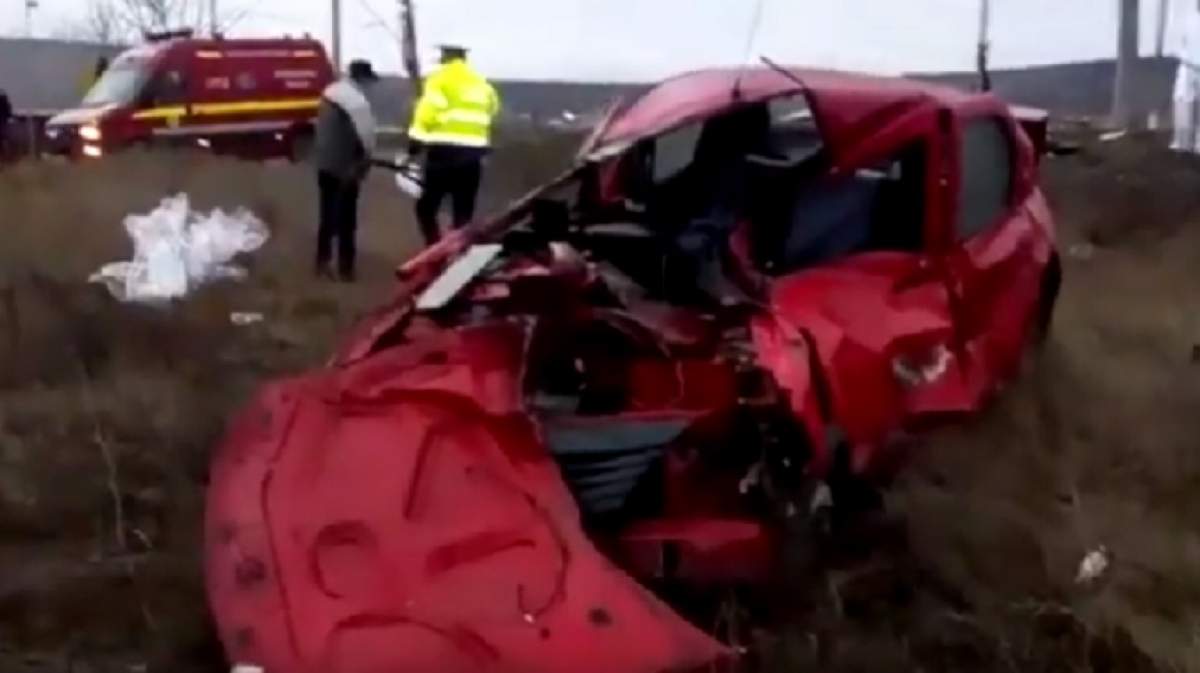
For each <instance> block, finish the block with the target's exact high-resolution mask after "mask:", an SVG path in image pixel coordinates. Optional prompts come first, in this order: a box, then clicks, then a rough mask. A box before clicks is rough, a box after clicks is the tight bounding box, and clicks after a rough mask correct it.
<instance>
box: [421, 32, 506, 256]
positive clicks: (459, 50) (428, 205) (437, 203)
mask: <svg viewBox="0 0 1200 673" xmlns="http://www.w3.org/2000/svg"><path fill="white" fill-rule="evenodd" d="M441 52H442V58H441V65H440V66H439V67H438V69H437V70H436V71H434V72H433V73H432V74H431V75H430V76H429V77H428V78H426V80H425V83H424V86H423V87H422V90H421V97H420V99H419V100H418V101H417V105H416V108H415V109H414V111H413V121H412V126H411V127H410V128H409V131H408V137H409V155H410V157H413V158H416V157H418V156H421V155H424V160H425V167H424V185H423V187H422V191H421V197H420V198H419V199H418V200H417V221H418V222H419V223H420V225H421V233H422V234H423V235H424V236H425V242H426V244H428V245H432V244H433V243H435V242H437V241H438V239H439V238H441V228H440V226H439V224H438V212H439V211H440V210H441V208H442V202H443V201H445V199H446V197H447V196H449V197H450V199H451V202H452V205H453V212H454V220H453V221H454V226H455V228H458V227H462V226H465V225H466V224H467V223H469V222H470V221H471V219H472V218H474V217H475V202H476V198H477V197H478V194H479V185H480V182H481V181H482V179H483V161H484V158H485V157H486V156H487V153H488V151H489V149H490V148H491V144H492V122H493V121H494V120H495V118H496V115H497V114H499V112H500V96H499V94H497V93H496V89H495V87H493V86H492V84H491V83H490V82H488V81H487V79H486V78H485V77H484V76H483V75H481V74H479V73H478V72H477V71H476V70H475V69H474V68H472V67H471V65H470V64H468V63H467V50H466V49H465V48H463V47H459V46H455V45H445V46H442V47H441Z"/></svg>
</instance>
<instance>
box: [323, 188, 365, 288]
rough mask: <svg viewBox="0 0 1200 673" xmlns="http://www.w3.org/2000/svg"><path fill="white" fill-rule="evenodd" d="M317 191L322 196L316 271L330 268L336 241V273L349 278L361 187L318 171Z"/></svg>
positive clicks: (352, 269)
mask: <svg viewBox="0 0 1200 673" xmlns="http://www.w3.org/2000/svg"><path fill="white" fill-rule="evenodd" d="M317 188H318V190H319V192H320V195H321V196H320V199H321V221H320V225H319V227H318V229H317V268H318V269H319V270H324V269H326V268H327V267H328V266H329V262H330V260H331V258H332V257H333V246H334V242H335V241H336V242H337V252H338V272H339V273H341V275H342V276H343V277H352V276H353V275H354V259H355V255H356V254H357V248H356V245H355V240H354V239H355V236H356V235H357V233H358V194H359V190H360V188H361V185H360V183H359V182H358V181H356V180H343V179H341V178H339V177H337V176H335V175H333V174H332V173H326V172H324V171H321V172H319V173H318V174H317Z"/></svg>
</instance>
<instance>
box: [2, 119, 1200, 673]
mask: <svg viewBox="0 0 1200 673" xmlns="http://www.w3.org/2000/svg"><path fill="white" fill-rule="evenodd" d="M567 146H569V145H563V146H560V147H555V148H550V149H547V148H544V147H542V146H540V145H538V144H537V142H536V141H532V140H524V141H519V140H518V141H514V142H512V143H511V147H510V150H509V151H507V152H503V153H501V154H500V155H499V156H498V157H497V160H496V162H495V165H494V166H493V168H492V171H491V180H492V184H491V186H490V188H489V189H488V198H487V201H489V202H490V203H493V204H494V203H495V202H497V201H498V200H499V199H501V198H502V195H511V194H512V193H513V192H515V191H517V190H519V189H522V188H526V187H528V186H530V185H531V184H534V183H536V182H537V181H538V180H539V179H541V178H543V177H545V175H547V174H548V173H549V172H552V171H553V170H554V168H556V167H557V166H558V165H559V161H558V160H557V159H556V157H559V156H561V155H562V154H563V150H564V147H567ZM535 148H536V149H535ZM1146 148H1147V145H1145V144H1143V143H1140V142H1132V143H1124V144H1120V145H1117V146H1104V147H1100V148H1098V149H1096V150H1094V151H1092V152H1089V153H1088V154H1086V155H1085V156H1083V157H1079V158H1075V159H1063V160H1055V162H1054V163H1052V164H1051V165H1050V166H1049V167H1048V171H1047V173H1048V180H1049V183H1050V186H1051V189H1052V194H1053V196H1054V198H1055V201H1056V202H1057V205H1058V207H1059V209H1060V212H1061V213H1062V215H1063V220H1064V221H1063V237H1064V238H1065V239H1066V243H1067V245H1068V246H1069V245H1070V244H1072V243H1076V242H1081V241H1093V242H1096V243H1098V244H1099V245H1100V247H1099V248H1098V249H1097V251H1096V253H1095V255H1094V256H1093V257H1092V258H1091V259H1090V260H1086V261H1084V260H1075V259H1071V260H1068V265H1067V283H1066V287H1065V289H1064V296H1063V300H1062V304H1061V310H1060V312H1059V315H1058V321H1057V326H1056V329H1055V333H1054V336H1053V339H1052V341H1051V343H1050V344H1049V346H1048V348H1047V350H1046V352H1045V353H1044V354H1043V356H1042V358H1041V362H1040V363H1039V366H1038V368H1037V369H1036V370H1035V371H1034V373H1033V374H1032V375H1031V376H1030V377H1028V378H1027V379H1026V380H1025V381H1023V382H1021V383H1020V384H1019V385H1018V386H1017V387H1016V388H1015V389H1014V390H1012V391H1010V393H1009V394H1007V395H1006V396H1005V397H1004V399H1003V400H1001V402H1000V403H999V404H998V405H997V407H996V408H995V409H993V410H992V411H991V412H990V413H988V414H987V415H986V417H984V418H981V419H979V420H978V421H977V422H975V423H973V424H972V425H971V426H970V427H965V428H960V429H956V430H954V431H950V432H947V433H944V434H943V435H941V436H939V437H936V438H934V440H933V441H932V442H931V443H930V444H929V445H928V446H927V447H926V448H925V449H923V450H922V451H921V453H920V455H919V456H918V458H917V464H916V466H915V467H914V469H913V470H912V471H911V472H910V473H909V474H908V475H907V476H906V477H905V479H904V480H903V482H902V483H901V484H900V485H899V486H898V488H897V489H896V490H895V491H894V492H893V493H892V494H891V495H890V497H889V501H890V502H889V506H890V507H889V512H890V517H891V518H890V521H888V522H886V525H881V526H878V527H874V528H872V529H871V532H870V533H868V534H864V535H859V536H851V537H850V538H848V539H847V540H845V542H846V545H845V548H844V549H842V550H841V551H842V552H843V554H841V555H840V558H839V560H838V562H837V563H836V564H834V565H832V566H831V567H829V568H827V569H826V570H825V571H824V572H823V573H818V574H814V576H813V579H814V580H819V581H814V582H811V583H808V584H807V585H806V587H805V589H806V590H805V591H802V592H801V593H800V594H799V595H797V596H796V597H794V598H792V599H791V600H794V601H795V603H794V604H793V605H789V606H788V607H787V610H786V612H789V613H790V615H789V616H790V619H791V621H793V622H794V625H793V626H792V627H790V628H788V629H785V630H784V631H783V633H784V635H783V637H781V638H777V639H775V640H773V641H771V642H772V643H773V645H774V646H773V647H772V648H771V651H772V652H773V653H774V657H773V658H774V659H777V660H778V661H777V662H775V663H777V664H778V665H777V666H776V667H775V668H774V669H772V670H788V671H791V670H815V669H818V668H819V669H821V670H837V671H880V670H897V671H901V670H918V669H919V670H926V671H961V670H997V671H1001V670H1003V671H1013V670H1019V671H1082V670H1113V671H1128V670H1143V669H1144V670H1149V669H1150V668H1151V667H1150V663H1149V661H1148V660H1147V659H1145V658H1144V657H1143V656H1142V655H1141V653H1142V652H1144V653H1148V654H1149V655H1151V656H1152V657H1154V658H1155V659H1156V660H1157V662H1158V663H1159V664H1160V665H1161V667H1162V668H1164V669H1168V670H1170V669H1174V670H1196V671H1200V522H1198V521H1197V519H1196V514H1197V513H1198V512H1200V452H1198V451H1197V450H1196V447H1197V440H1196V439H1195V438H1196V437H1197V436H1200V433H1198V432H1197V430H1200V414H1197V413H1196V411H1195V410H1196V409H1200V377H1198V376H1197V367H1198V366H1200V365H1194V364H1193V363H1192V362H1191V357H1192V347H1193V344H1195V343H1196V342H1197V341H1200V337H1198V335H1200V324H1197V321H1198V320H1200V318H1197V317H1196V313H1195V311H1194V308H1193V307H1195V306H1196V305H1197V303H1198V302H1200V274H1197V273H1196V271H1195V269H1194V260H1195V259H1197V254H1196V253H1198V252H1200V250H1198V249H1197V248H1198V247H1200V231H1197V230H1195V228H1194V227H1190V226H1185V225H1191V224H1193V223H1196V222H1197V221H1198V220H1200V204H1198V203H1197V199H1196V196H1195V195H1196V194H1197V193H1198V192H1196V190H1195V189H1194V187H1193V185H1195V184H1197V178H1200V171H1198V170H1197V169H1196V168H1195V167H1194V166H1193V165H1192V164H1191V163H1190V162H1187V161H1184V160H1177V159H1174V158H1164V157H1163V153H1161V152H1156V151H1151V150H1148V149H1146ZM312 182H313V180H312V177H311V176H310V175H309V174H308V172H307V171H306V170H304V169H303V168H296V167H291V166H259V165H252V164H242V163H237V162H226V161H214V160H212V159H206V158H201V157H187V158H180V157H177V156H171V157H166V156H138V155H130V156H125V157H119V158H117V159H115V160H110V161H107V162H105V163H103V164H96V165H86V166H64V165H51V164H43V165H26V166H19V167H17V168H15V169H13V170H10V171H7V172H4V173H0V228H2V229H3V232H4V233H3V241H4V243H3V245H2V246H0V670H5V671H9V670H13V671H21V670H38V671H42V670H68V667H67V660H68V659H71V660H76V661H86V662H87V663H88V664H89V665H90V667H91V668H90V669H89V670H99V671H106V670H122V671H126V670H129V669H128V664H130V663H142V662H150V663H151V670H152V671H157V670H164V671H165V670H170V671H172V672H176V671H187V670H197V671H202V670H216V669H214V668H213V666H215V665H216V664H215V663H214V662H215V661H216V659H214V658H213V656H214V653H213V652H212V651H211V649H209V648H210V645H211V639H210V638H209V634H208V620H207V615H206V614H205V611H204V609H203V607H202V606H203V605H204V599H203V592H202V588H201V586H200V582H199V573H198V566H199V553H198V549H199V544H198V536H199V532H200V531H199V521H200V513H201V510H202V501H201V498H202V488H203V484H204V480H205V475H206V466H207V462H208V450H209V448H210V447H211V445H212V443H213V441H214V440H215V438H216V437H217V435H218V434H219V433H220V431H221V429H222V426H223V423H224V419H225V418H226V417H227V415H228V413H229V412H230V410H232V409H233V408H235V407H237V406H238V405H239V404H240V402H241V401H242V400H244V399H245V398H246V396H247V395H248V394H249V393H250V391H251V390H252V388H253V387H254V386H255V385H256V384H257V383H258V382H260V381H261V380H262V379H263V378H265V377H270V376H276V375H280V374H284V373H287V372H293V371H296V370H298V369H300V368H303V367H308V366H312V365H313V364H315V363H318V362H320V361H321V360H322V359H323V358H324V357H325V356H326V354H327V353H328V351H329V348H330V346H331V344H332V341H333V339H334V338H335V337H336V335H337V334H338V333H339V332H340V331H341V330H342V329H344V328H345V326H346V325H347V324H349V323H350V322H351V321H352V320H354V319H355V317H356V316H358V315H360V314H361V313H362V312H363V311H365V310H368V309H370V308H372V307H373V306H375V305H376V304H377V303H378V302H379V301H380V300H381V298H382V297H383V296H384V295H385V294H386V292H387V290H388V288H389V273H390V269H391V268H392V266H393V265H394V264H395V263H396V262H397V261H399V260H400V259H402V258H403V257H404V256H405V255H406V253H408V252H409V251H411V250H412V248H413V246H414V244H415V241H416V233H415V232H416V229H415V227H414V225H413V223H412V221H411V218H410V216H409V210H410V207H409V204H408V203H406V202H405V201H404V200H403V199H402V198H401V197H400V196H398V195H397V194H396V192H395V190H394V189H392V188H391V186H390V185H388V184H387V179H386V176H377V177H376V178H375V180H374V181H373V183H372V185H371V187H370V189H369V191H368V193H367V196H366V197H365V200H364V220H363V236H362V239H363V240H362V247H363V249H364V260H363V261H364V264H363V274H362V275H363V279H362V281H361V282H360V283H359V284H358V285H356V286H344V285H335V284H324V283H317V282H315V281H313V280H312V279H311V278H310V275H309V272H310V260H311V255H312V249H311V246H312V232H313V230H314V227H315V222H314V219H313V210H314V204H313V200H314V198H315V197H314V195H313V193H312V189H311V183H312ZM175 191H186V192H188V193H189V194H190V195H192V197H193V199H194V201H195V202H196V203H197V205H199V206H202V207H210V206H215V205H224V206H237V205H246V206H249V207H251V208H252V209H254V210H255V211H256V212H258V213H259V214H260V215H262V216H263V217H264V218H265V219H266V220H267V221H268V223H269V224H270V226H271V228H272V233H273V237H272V240H271V242H270V243H269V244H268V246H267V248H266V249H265V250H263V251H262V252H261V253H259V254H256V255H255V256H253V258H252V259H251V260H249V261H248V263H249V265H250V267H251V271H252V273H251V277H250V279H249V281H248V282H246V283H244V284H224V285H220V286H216V287H212V288H209V289H206V290H204V291H202V292H200V293H199V294H198V295H196V296H195V297H193V298H190V299H189V300H188V301H186V302H182V303H180V304H178V305H176V306H174V307H172V308H171V309H169V310H166V311H164V310H156V309H147V308H139V307H127V306H121V305H118V304H116V303H114V302H113V301H111V300H110V299H109V298H108V297H107V296H106V295H105V294H104V292H103V291H102V290H101V289H100V288H97V287H93V286H88V285H86V284H85V283H84V282H83V280H84V279H85V278H86V277H87V275H88V274H89V273H90V272H91V271H93V270H94V269H95V268H96V267H98V266H99V265H101V264H103V263H105V262H107V261H111V260H114V259H120V258H124V257H125V256H126V255H127V254H128V243H127V242H126V240H125V236H124V234H123V232H122V231H121V229H120V226H119V225H120V219H121V217H122V216H123V215H124V214H126V213H129V212H138V211H144V210H147V209H148V208H150V207H152V206H153V205H154V204H155V203H157V201H158V199H159V198H161V197H162V196H163V195H166V194H169V193H172V192H175ZM242 310H250V311H260V312H262V313H263V314H264V315H265V316H266V317H267V320H266V322H265V323H263V324H262V325H258V326H253V327H249V328H238V327H234V326H232V325H230V323H229V319H228V316H229V313H230V312H232V311H242ZM106 454H107V455H108V457H110V458H111V459H112V460H111V464H109V462H108V461H106V459H105V456H106ZM114 470H115V473H114ZM114 483H115V484H116V486H117V491H118V493H117V495H118V498H117V502H119V505H120V507H119V509H120V511H121V517H122V519H123V521H124V525H123V526H122V527H120V530H119V534H118V530H117V526H116V521H115V520H114V519H115V516H114V513H115V512H116V511H117V509H118V508H117V507H116V504H117V503H116V502H114V497H113V495H114V494H113V488H112V486H113V485H114ZM1101 544H1103V545H1107V547H1108V548H1109V549H1111V550H1112V551H1113V553H1114V562H1113V566H1112V572H1111V574H1110V575H1109V577H1108V578H1107V579H1106V580H1105V581H1104V582H1102V583H1101V584H1100V585H1098V586H1096V587H1091V588H1086V589H1085V588H1080V587H1077V586H1075V585H1074V575H1075V569H1076V567H1077V564H1078V562H1079V560H1080V558H1081V557H1082V556H1083V555H1084V554H1085V553H1086V552H1087V551H1088V550H1090V549H1092V548H1095V547H1097V546H1099V545H1101ZM835 597H836V600H835ZM30 652H43V653H47V654H44V655H40V656H30V655H29V654H28V653H30ZM26 659H28V660H26ZM22 666H27V668H25V669H23V668H21V667H22ZM79 670H83V669H79Z"/></svg>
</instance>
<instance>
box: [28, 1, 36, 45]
mask: <svg viewBox="0 0 1200 673" xmlns="http://www.w3.org/2000/svg"><path fill="white" fill-rule="evenodd" d="M37 8H38V0H25V37H33V10H35V9H37Z"/></svg>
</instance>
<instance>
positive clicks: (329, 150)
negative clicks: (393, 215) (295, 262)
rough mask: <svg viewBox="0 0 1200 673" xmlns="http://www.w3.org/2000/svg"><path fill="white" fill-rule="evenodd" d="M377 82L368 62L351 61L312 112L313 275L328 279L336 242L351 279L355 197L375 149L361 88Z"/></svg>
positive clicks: (341, 269) (344, 273)
mask: <svg viewBox="0 0 1200 673" xmlns="http://www.w3.org/2000/svg"><path fill="white" fill-rule="evenodd" d="M378 80H379V77H378V76H377V75H376V74H375V70H374V69H373V68H372V67H371V64H370V63H368V62H366V61H354V62H352V63H351V64H350V68H349V72H348V77H346V78H345V79H342V80H340V81H338V82H335V83H333V84H331V85H330V86H329V87H328V88H327V89H326V90H325V92H324V93H323V94H322V96H321V107H320V109H319V110H318V112H317V130H316V147H315V159H316V165H317V187H318V189H319V191H320V195H321V196H320V226H319V227H318V231H317V269H316V271H317V275H318V276H319V277H322V278H332V277H333V270H332V269H331V268H330V263H331V261H332V257H333V247H334V244H335V242H336V244H337V252H338V269H337V270H338V275H337V277H338V278H339V279H341V280H342V281H344V282H353V281H354V278H355V268H354V262H355V255H356V245H355V237H356V235H357V232H358V197H359V193H360V191H361V187H362V182H363V179H364V178H366V176H367V172H368V171H369V170H370V166H371V164H370V161H371V155H372V153H373V152H374V150H375V129H376V122H375V116H374V114H373V113H372V112H371V104H370V102H369V101H368V100H367V95H366V92H367V91H368V90H369V89H370V87H371V86H372V85H373V84H375V82H377V81H378Z"/></svg>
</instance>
